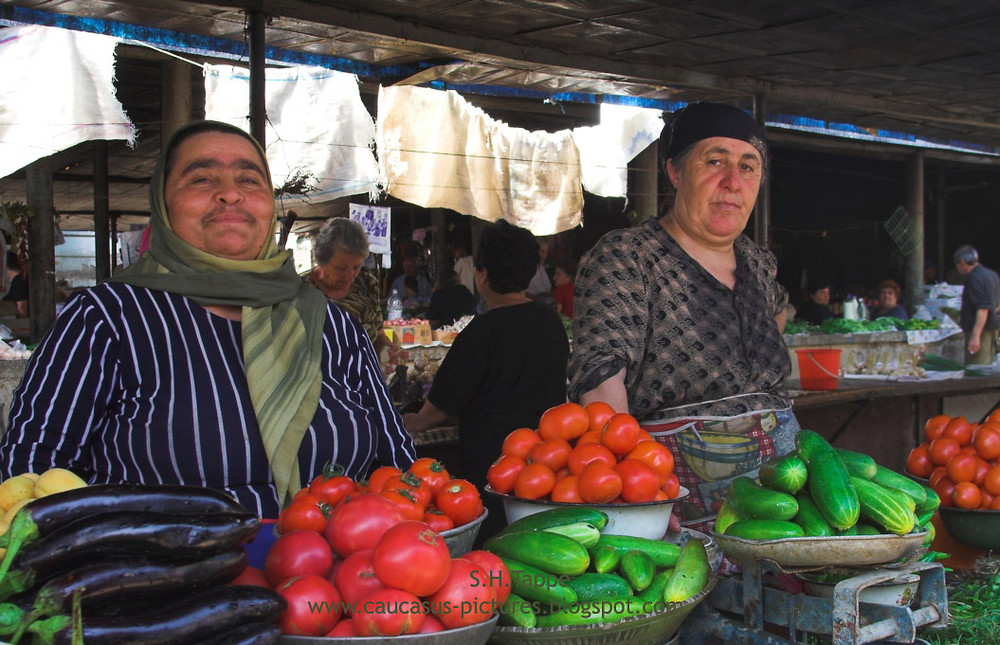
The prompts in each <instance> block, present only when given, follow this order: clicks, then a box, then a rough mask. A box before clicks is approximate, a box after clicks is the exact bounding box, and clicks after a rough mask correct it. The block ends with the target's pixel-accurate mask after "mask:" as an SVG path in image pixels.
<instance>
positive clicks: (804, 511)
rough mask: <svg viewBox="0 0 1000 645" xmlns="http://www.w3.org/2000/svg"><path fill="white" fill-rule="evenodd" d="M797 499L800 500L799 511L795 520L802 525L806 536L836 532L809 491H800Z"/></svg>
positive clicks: (826, 534) (822, 535)
mask: <svg viewBox="0 0 1000 645" xmlns="http://www.w3.org/2000/svg"><path fill="white" fill-rule="evenodd" d="M795 499H796V500H798V502H799V512H798V514H797V515H796V516H795V519H794V520H793V521H794V522H795V523H796V524H798V525H799V526H801V527H802V533H803V534H805V536H806V537H829V536H831V535H833V534H834V531H833V527H832V526H830V523H829V522H827V521H826V518H825V517H823V514H822V513H820V511H819V508H817V507H816V502H814V501H813V500H812V497H809V493H807V492H805V491H800V492H799V494H798V495H796V496H795Z"/></svg>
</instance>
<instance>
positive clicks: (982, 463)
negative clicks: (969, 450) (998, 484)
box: [972, 455, 990, 487]
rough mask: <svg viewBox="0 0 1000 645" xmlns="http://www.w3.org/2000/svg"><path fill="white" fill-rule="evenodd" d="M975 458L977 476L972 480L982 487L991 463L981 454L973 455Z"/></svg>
mask: <svg viewBox="0 0 1000 645" xmlns="http://www.w3.org/2000/svg"><path fill="white" fill-rule="evenodd" d="M973 458H974V459H975V460H976V476H975V478H974V479H973V480H972V482H973V483H974V484H975V485H976V486H980V487H981V486H982V485H983V482H984V481H986V473H988V472H989V470H990V465H989V464H988V463H986V460H985V459H983V458H982V457H980V456H979V455H973Z"/></svg>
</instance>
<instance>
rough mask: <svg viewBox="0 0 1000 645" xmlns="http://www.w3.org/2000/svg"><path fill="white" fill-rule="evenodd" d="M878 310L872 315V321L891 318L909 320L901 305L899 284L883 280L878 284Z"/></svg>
mask: <svg viewBox="0 0 1000 645" xmlns="http://www.w3.org/2000/svg"><path fill="white" fill-rule="evenodd" d="M877 290H878V309H877V310H875V313H873V314H872V319H873V320H874V319H875V318H884V317H886V316H890V317H892V318H899V319H900V320H907V319H909V317H910V316H909V315H908V314H907V313H906V310H905V309H903V306H902V305H900V304H899V293H900V291H901V289H900V288H899V283H897V282H896V281H895V280H883V281H882V282H879V283H878V287H877Z"/></svg>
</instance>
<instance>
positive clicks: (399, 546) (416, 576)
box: [372, 522, 451, 596]
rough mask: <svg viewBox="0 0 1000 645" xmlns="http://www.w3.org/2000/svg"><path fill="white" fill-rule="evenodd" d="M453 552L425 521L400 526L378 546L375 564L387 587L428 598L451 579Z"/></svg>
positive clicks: (373, 561)
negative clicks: (449, 575)
mask: <svg viewBox="0 0 1000 645" xmlns="http://www.w3.org/2000/svg"><path fill="white" fill-rule="evenodd" d="M450 564H451V553H450V552H449V551H448V545H447V544H445V542H444V538H443V537H441V536H440V535H438V534H437V533H435V532H434V530H433V529H431V527H429V526H427V525H426V524H424V523H423V522H403V523H402V524H397V525H396V526H394V527H392V528H391V529H389V530H388V531H386V532H385V535H383V536H382V539H380V540H379V541H378V544H376V545H375V552H374V553H373V554H372V565H373V566H374V568H375V575H377V576H378V579H379V580H381V581H382V584H384V585H385V586H387V587H393V588H394V589H402V590H403V591H409V592H410V593H412V594H414V595H415V596H426V595H428V594H432V593H434V592H435V591H437V590H438V589H439V588H440V587H441V585H442V584H444V581H445V580H447V578H448V572H449V571H450V569H451V566H450Z"/></svg>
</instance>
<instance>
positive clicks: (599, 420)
mask: <svg viewBox="0 0 1000 645" xmlns="http://www.w3.org/2000/svg"><path fill="white" fill-rule="evenodd" d="M583 407H584V409H585V410H586V411H587V416H588V417H589V418H590V426H588V429H589V431H590V432H601V431H602V430H604V426H605V425H607V423H608V419H610V418H611V417H613V416H615V409H614V408H613V407H611V406H610V405H608V404H607V403H605V402H604V401H591V402H590V403H588V404H587V405H585V406H583Z"/></svg>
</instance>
